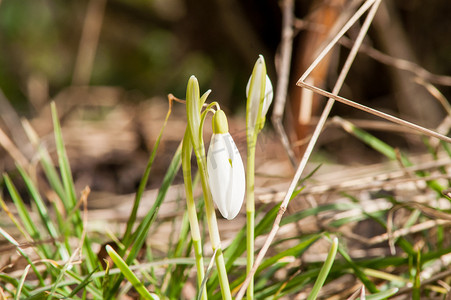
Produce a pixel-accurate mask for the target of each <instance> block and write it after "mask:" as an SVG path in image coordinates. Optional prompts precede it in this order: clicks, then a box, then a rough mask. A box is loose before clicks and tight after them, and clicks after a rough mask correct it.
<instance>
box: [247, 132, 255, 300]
mask: <svg viewBox="0 0 451 300" xmlns="http://www.w3.org/2000/svg"><path fill="white" fill-rule="evenodd" d="M252 140H253V141H248V144H247V174H246V218H247V222H246V233H247V234H246V249H247V264H246V272H247V273H249V272H250V270H251V269H252V266H253V265H254V238H255V234H254V220H255V193H254V185H255V141H256V140H257V135H256V134H255V135H252ZM246 295H247V296H246V297H247V299H248V300H251V299H253V298H254V279H253V278H252V279H251V281H250V283H249V287H248V288H247V294H246Z"/></svg>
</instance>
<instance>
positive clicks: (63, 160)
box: [50, 102, 101, 287]
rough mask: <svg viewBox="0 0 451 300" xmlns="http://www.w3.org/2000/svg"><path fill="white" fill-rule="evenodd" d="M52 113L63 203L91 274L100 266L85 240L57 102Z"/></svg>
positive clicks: (89, 243) (98, 282)
mask: <svg viewBox="0 0 451 300" xmlns="http://www.w3.org/2000/svg"><path fill="white" fill-rule="evenodd" d="M50 107H51V111H52V119H53V127H54V134H55V143H56V150H57V154H58V164H59V167H60V171H61V178H62V179H63V187H64V194H65V197H63V199H61V200H62V201H63V203H65V204H64V206H65V207H68V208H70V209H69V210H67V212H68V213H69V215H70V214H73V217H72V218H70V220H71V221H72V223H73V226H74V233H75V236H76V237H78V238H79V239H83V240H82V241H81V242H82V243H83V248H82V249H83V252H84V253H85V255H86V258H87V259H86V264H85V266H86V268H87V272H88V273H91V272H92V271H93V270H94V269H96V268H97V266H98V260H97V256H96V255H95V253H94V251H93V249H92V247H91V241H90V239H89V238H84V230H83V219H82V216H81V212H80V210H79V209H76V208H77V202H78V201H77V197H76V193H75V186H74V181H73V178H72V172H71V168H70V164H69V159H68V156H67V153H66V148H65V146H64V141H63V135H62V132H61V125H60V123H59V120H58V113H57V111H56V105H55V102H52V103H51V104H50ZM94 282H95V284H96V286H97V287H100V286H101V283H100V281H99V280H95V281H94Z"/></svg>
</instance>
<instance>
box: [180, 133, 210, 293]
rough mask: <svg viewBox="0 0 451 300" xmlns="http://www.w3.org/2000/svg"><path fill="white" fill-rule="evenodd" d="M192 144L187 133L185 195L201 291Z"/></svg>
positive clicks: (199, 247)
mask: <svg viewBox="0 0 451 300" xmlns="http://www.w3.org/2000/svg"><path fill="white" fill-rule="evenodd" d="M192 148H193V147H192V145H191V142H190V140H189V133H188V131H186V132H185V136H184V138H183V147H182V168H183V180H184V182H185V193H186V205H187V208H188V219H189V224H190V229H191V230H190V232H191V238H192V239H193V245H194V256H195V258H196V268H197V284H198V288H199V290H200V289H201V285H202V281H203V280H204V277H205V269H204V259H203V257H202V241H201V236H200V230H199V221H198V220H197V212H196V204H195V203H194V197H193V186H192V179H191V153H192V151H193V149H192ZM201 299H204V300H206V299H207V291H206V289H203V290H202V298H201Z"/></svg>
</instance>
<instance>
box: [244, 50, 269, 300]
mask: <svg viewBox="0 0 451 300" xmlns="http://www.w3.org/2000/svg"><path fill="white" fill-rule="evenodd" d="M258 80H260V83H259V84H260V90H258V89H256V88H254V86H255V85H257V84H258ZM265 90H266V66H265V63H264V59H263V57H262V56H260V57H259V59H258V60H257V62H256V64H255V66H254V69H253V70H252V76H251V82H250V88H249V95H248V98H247V102H246V137H247V174H246V217H247V222H246V233H247V235H246V249H247V264H246V271H247V273H249V272H250V271H251V269H252V266H253V265H254V238H255V234H254V222H255V221H254V219H255V193H254V189H255V147H256V144H257V137H258V134H259V132H260V130H261V129H262V128H263V126H264V124H265V116H262V112H263V103H264V98H265ZM256 92H257V93H258V95H259V96H258V106H255V103H256V102H254V100H255V99H254V96H255V95H254V93H256ZM255 113H256V117H255V118H254V117H252V115H253V114H255ZM254 120H255V121H254ZM253 122H255V123H253ZM246 297H247V299H248V300H252V299H254V277H253V276H252V277H251V279H250V282H249V286H248V288H247V293H246Z"/></svg>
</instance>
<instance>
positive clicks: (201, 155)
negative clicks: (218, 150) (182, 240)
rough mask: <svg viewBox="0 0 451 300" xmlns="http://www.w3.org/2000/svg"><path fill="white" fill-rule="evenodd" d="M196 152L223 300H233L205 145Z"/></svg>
mask: <svg viewBox="0 0 451 300" xmlns="http://www.w3.org/2000/svg"><path fill="white" fill-rule="evenodd" d="M194 152H195V154H196V158H197V165H198V167H199V173H200V176H201V182H202V190H203V193H204V200H205V210H206V216H207V224H208V229H209V234H210V240H211V247H212V249H213V252H215V251H216V257H215V262H216V267H217V269H218V276H219V285H220V286H221V294H222V299H224V300H229V299H232V295H231V293H230V286H229V279H228V278H227V270H226V267H225V262H224V255H223V253H222V249H221V238H220V236H219V228H218V222H217V220H216V212H215V208H214V204H213V198H212V197H211V192H210V186H209V185H208V174H207V163H206V161H205V148H204V147H203V143H202V147H200V148H199V149H197V151H196V150H195V151H194Z"/></svg>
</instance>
